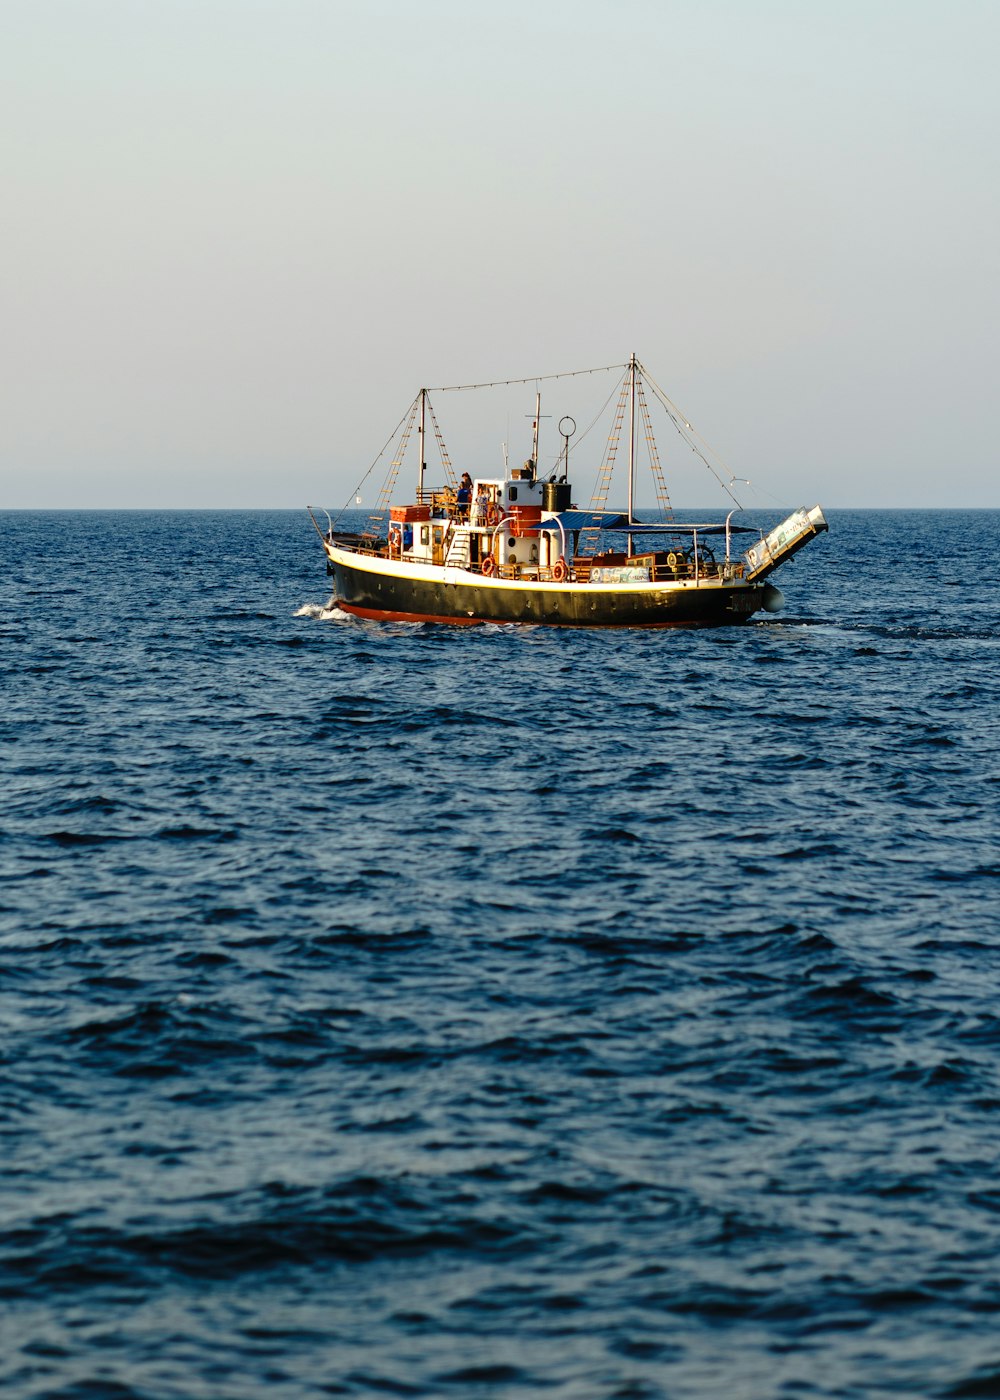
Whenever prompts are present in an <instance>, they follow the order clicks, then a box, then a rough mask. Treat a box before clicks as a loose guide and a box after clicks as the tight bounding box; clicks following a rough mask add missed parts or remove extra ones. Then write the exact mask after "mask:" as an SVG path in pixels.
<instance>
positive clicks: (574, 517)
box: [541, 510, 760, 535]
mask: <svg viewBox="0 0 1000 1400" xmlns="http://www.w3.org/2000/svg"><path fill="white" fill-rule="evenodd" d="M560 523H561V524H562V527H563V529H564V530H565V531H566V532H567V533H569V532H570V531H572V530H615V531H618V532H619V533H621V534H623V535H693V534H694V533H695V531H697V532H698V534H699V535H724V534H725V533H726V525H725V522H723V524H721V525H720V524H719V523H718V522H717V521H713V522H711V523H710V524H707V525H685V524H682V523H680V522H679V521H676V520H667V521H661V522H659V523H657V524H652V525H649V524H646V523H645V522H643V521H638V520H634V521H633V522H632V524H631V525H630V524H629V522H628V516H627V515H623V514H622V512H621V511H620V510H564V511H561V512H560V513H559V514H558V515H553V516H552V517H551V518H550V519H548V520H543V521H542V523H541V528H542V529H543V530H558V528H559V524H560ZM729 533H730V534H731V535H759V534H760V530H758V529H757V528H756V526H754V525H730V526H729Z"/></svg>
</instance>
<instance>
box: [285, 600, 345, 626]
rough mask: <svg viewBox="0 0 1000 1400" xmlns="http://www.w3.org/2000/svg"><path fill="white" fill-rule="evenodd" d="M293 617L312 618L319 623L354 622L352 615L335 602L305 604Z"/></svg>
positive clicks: (297, 609) (296, 610)
mask: <svg viewBox="0 0 1000 1400" xmlns="http://www.w3.org/2000/svg"><path fill="white" fill-rule="evenodd" d="M292 616H293V617H311V618H314V619H316V621H318V622H354V621H355V620H356V619H355V618H352V617H351V615H350V613H345V612H344V611H343V610H342V609H341V608H338V606H337V604H336V603H334V602H329V603H303V604H302V606H301V608H296V609H295V612H294V613H293V614H292Z"/></svg>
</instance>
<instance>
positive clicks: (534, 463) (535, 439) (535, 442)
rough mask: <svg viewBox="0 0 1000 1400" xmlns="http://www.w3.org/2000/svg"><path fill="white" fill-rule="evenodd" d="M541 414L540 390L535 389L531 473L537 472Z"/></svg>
mask: <svg viewBox="0 0 1000 1400" xmlns="http://www.w3.org/2000/svg"><path fill="white" fill-rule="evenodd" d="M541 414H542V391H541V389H536V390H535V423H534V429H533V431H532V434H531V469H532V471H533V472H537V470H538V423H539V419H540V418H541Z"/></svg>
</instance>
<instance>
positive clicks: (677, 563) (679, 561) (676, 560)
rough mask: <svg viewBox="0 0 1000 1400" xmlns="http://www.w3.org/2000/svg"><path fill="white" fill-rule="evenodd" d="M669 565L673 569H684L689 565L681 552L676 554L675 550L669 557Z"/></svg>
mask: <svg viewBox="0 0 1000 1400" xmlns="http://www.w3.org/2000/svg"><path fill="white" fill-rule="evenodd" d="M667 563H668V564H669V565H670V567H671V568H672V569H682V568H683V567H684V565H685V564H686V563H687V560H686V559H685V558H684V555H683V554H681V553H679V552H677V553H675V552H674V551H673V550H671V551H670V553H669V554H668V555H667Z"/></svg>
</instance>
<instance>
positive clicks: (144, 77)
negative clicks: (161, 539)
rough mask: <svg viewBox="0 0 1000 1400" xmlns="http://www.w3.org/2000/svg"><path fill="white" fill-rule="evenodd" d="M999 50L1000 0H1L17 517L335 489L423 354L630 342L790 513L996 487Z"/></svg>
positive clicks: (498, 417) (962, 499)
mask: <svg viewBox="0 0 1000 1400" xmlns="http://www.w3.org/2000/svg"><path fill="white" fill-rule="evenodd" d="M998 53H1000V3H998V0H940V3H932V2H931V0H753V3H750V0H531V3H527V0H504V2H503V3H498V4H489V3H487V0H480V3H472V0H461V3H460V2H459V0H419V3H418V0H363V3H362V0H0V105H2V110H0V117H2V120H0V147H2V152H3V161H2V171H3V194H2V229H3V253H4V256H3V259H2V263H0V348H2V364H0V373H2V385H3V391H2V402H3V412H2V414H0V506H6V507H66V508H70V507H89V506H123V507H125V506H174V507H188V506H190V507H197V506H211V507H226V506H232V507H252V506H274V507H286V506H287V507H299V506H301V505H303V504H305V503H306V502H307V501H308V502H312V503H314V504H317V503H319V504H324V505H328V506H334V505H340V504H342V503H343V500H344V498H345V496H346V495H347V494H348V493H349V492H350V490H351V488H352V487H353V485H354V483H355V482H356V481H357V480H358V479H359V478H360V477H361V475H362V473H363V472H364V471H365V470H366V469H367V467H368V465H369V464H370V462H371V461H372V459H373V457H374V456H375V455H376V453H377V452H378V450H379V448H380V447H381V446H382V443H383V442H384V441H385V439H386V438H387V437H388V435H389V433H390V432H391V430H392V427H393V425H394V424H395V423H396V421H397V420H398V419H399V417H400V416H401V414H402V413H403V412H404V410H405V408H406V405H407V404H408V402H409V401H410V400H411V399H412V397H413V396H414V394H415V393H416V392H417V390H418V389H419V388H420V387H421V385H424V384H426V385H435V384H451V383H456V382H469V381H473V380H478V379H487V378H496V377H502V378H507V377H511V376H516V375H532V374H544V373H550V372H554V371H559V370H565V369H576V368H583V367H587V366H590V365H605V364H611V363H613V362H619V361H621V362H624V361H625V360H626V359H627V358H628V356H629V354H630V353H631V352H632V351H633V350H634V351H635V352H636V353H637V354H638V355H639V356H640V358H641V359H642V360H643V361H644V362H645V363H646V365H648V367H649V368H650V370H651V372H652V373H653V375H654V376H655V377H656V379H657V381H658V382H659V384H661V385H662V386H663V388H664V389H665V390H666V391H667V392H668V393H669V394H670V396H671V397H672V398H673V399H674V400H675V401H676V402H677V403H678V404H679V405H680V406H681V408H682V409H683V410H684V412H685V413H686V414H687V416H688V418H690V420H691V422H692V423H693V424H694V425H695V427H696V428H697V429H698V430H699V432H700V433H701V434H702V435H703V437H704V438H705V439H707V441H708V442H709V443H711V444H712V446H713V447H714V448H715V449H716V450H717V451H718V452H719V453H720V454H721V456H722V457H723V458H724V459H725V461H726V463H727V464H728V465H729V467H730V468H731V469H732V471H733V472H734V473H735V474H736V475H737V476H741V477H749V478H751V479H752V480H753V481H754V482H755V483H758V484H760V485H761V486H763V487H764V488H766V491H767V493H768V495H767V496H766V497H765V498H762V500H761V502H760V503H770V501H772V500H774V501H778V502H780V503H781V504H788V505H798V504H812V503H813V502H814V501H821V502H822V503H823V504H825V505H829V506H831V507H836V506H924V505H941V506H950V505H954V506H997V505H1000V490H998V484H997V483H998V472H997V467H996V462H997V455H998V452H997V442H998V440H1000V425H998V422H997V414H996V412H995V411H994V405H995V400H996V392H995V390H994V387H993V378H994V375H995V373H996V371H997V367H998V363H1000V353H998V352H1000V331H998V326H1000V305H998V301H1000V298H998V290H997V250H998V247H1000V218H998V213H1000V208H998V205H1000V199H998V170H997V161H998V151H1000V122H998V109H1000V83H998V81H997V77H996V69H997V54H998ZM572 382H573V384H574V385H578V384H581V383H582V384H585V385H586V384H590V383H591V381H572ZM610 387H611V386H610V384H607V385H605V382H604V381H603V380H602V381H601V382H600V384H597V383H596V381H594V382H593V385H592V388H593V393H594V394H597V395H598V396H599V397H598V400H597V402H595V403H594V409H595V411H596V408H597V407H598V406H599V402H600V400H601V399H602V398H603V396H604V394H606V393H607V392H608V391H609V389H610ZM543 389H544V393H545V402H544V404H543V411H550V412H552V413H553V415H554V419H557V418H558V417H559V415H560V414H561V413H562V412H565V411H571V412H577V411H578V410H577V400H576V398H574V397H573V396H574V395H576V394H577V390H576V388H574V389H573V394H572V395H570V394H567V395H566V396H565V400H564V397H563V396H562V395H561V390H560V386H559V385H558V384H556V385H554V386H543ZM571 400H572V402H571ZM459 403H460V404H461V415H462V416H463V423H465V420H466V419H468V415H469V396H452V397H445V396H442V397H440V398H439V399H438V400H437V401H436V408H437V412H438V416H439V419H440V420H441V424H442V427H443V429H444V432H445V436H446V438H450V435H449V415H450V413H451V411H452V409H453V407H455V406H456V405H458V404H459ZM532 403H533V388H532V387H531V386H527V387H526V388H525V389H524V390H523V391H521V392H520V395H519V396H517V397H516V398H514V399H511V398H510V396H507V397H506V398H504V400H503V404H502V407H498V406H497V403H495V402H493V403H491V402H490V401H489V400H487V399H484V400H480V401H479V402H478V403H477V405H476V411H477V414H478V415H479V416H478V427H477V428H472V427H470V426H468V424H466V426H463V427H462V430H461V432H462V433H464V434H465V436H464V437H463V438H462V442H461V449H462V450H461V452H460V453H458V454H456V453H455V450H454V447H453V444H452V443H451V441H450V440H449V446H451V447H453V455H459V456H461V459H462V460H461V465H463V466H464V465H468V466H470V467H476V466H478V465H483V464H484V463H485V462H486V461H487V460H489V461H490V462H491V463H492V461H494V460H495V459H496V458H497V457H498V455H499V444H500V442H501V441H502V440H503V439H505V438H508V437H509V440H510V441H511V453H512V456H513V457H515V458H521V457H524V456H526V455H527V451H528V448H529V447H530V421H529V420H527V419H525V418H524V414H526V413H530V410H531V407H532ZM470 433H472V434H473V435H472V436H471V437H470V436H469V434H470ZM460 436H461V434H460ZM588 441H589V442H590V443H592V444H593V445H594V448H595V453H596V455H599V452H598V451H597V449H598V448H599V444H598V443H597V441H596V437H595V438H592V439H590V440H588ZM674 442H675V440H674V439H672V438H670V437H669V436H668V435H666V434H663V435H661V440H660V446H661V451H662V454H663V456H664V459H665V464H666V466H667V467H668V469H669V468H670V467H671V461H672V456H673V453H674ZM552 445H553V447H554V443H553V444H552ZM591 455H594V454H591ZM586 457H587V453H586V448H585V446H584V445H581V448H580V453H579V462H580V464H581V470H580V471H579V473H574V475H575V476H577V479H578V482H579V484H581V485H582V484H583V476H584V475H585V472H584V470H583V465H584V462H585V460H586ZM699 480H700V479H699ZM708 484H709V485H710V483H708ZM581 494H584V493H583V492H581ZM674 494H675V500H676V501H677V503H678V504H681V505H683V504H693V505H702V504H707V503H709V502H711V501H713V500H714V499H715V496H714V494H713V493H712V492H711V491H710V490H709V489H707V488H706V489H704V490H702V489H701V488H700V485H698V484H693V485H692V486H691V487H690V488H689V487H687V486H685V487H684V488H683V489H677V490H675V493H674ZM366 503H367V502H366ZM752 503H757V502H752Z"/></svg>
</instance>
